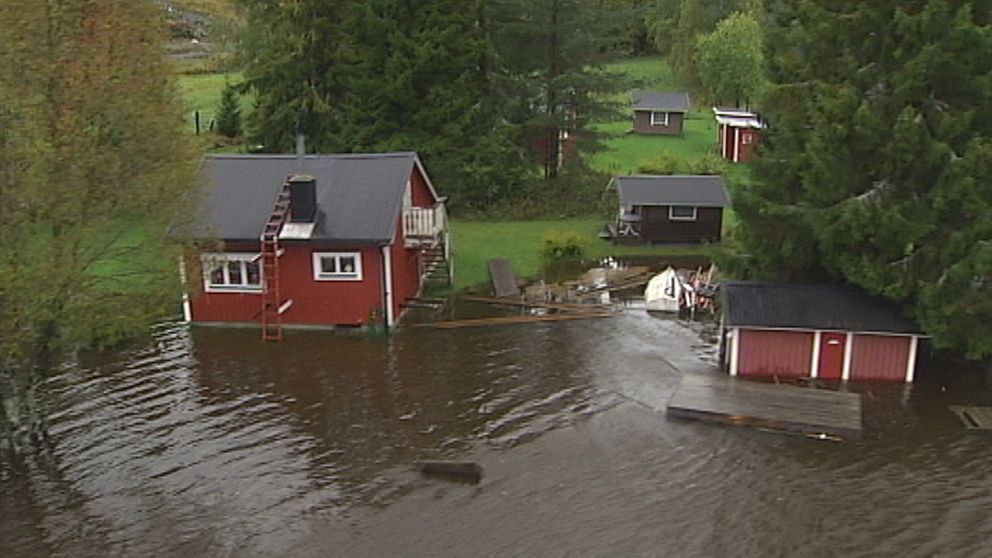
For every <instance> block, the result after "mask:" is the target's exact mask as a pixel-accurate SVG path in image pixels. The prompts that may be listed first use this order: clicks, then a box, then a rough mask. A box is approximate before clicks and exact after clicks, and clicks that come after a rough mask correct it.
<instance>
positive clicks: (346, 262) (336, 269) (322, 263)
mask: <svg viewBox="0 0 992 558" xmlns="http://www.w3.org/2000/svg"><path fill="white" fill-rule="evenodd" d="M313 279H314V281H361V280H362V254H361V252H314V254H313Z"/></svg>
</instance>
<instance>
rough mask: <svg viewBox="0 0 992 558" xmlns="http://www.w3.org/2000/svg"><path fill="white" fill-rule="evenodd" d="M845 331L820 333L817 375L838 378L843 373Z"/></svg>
mask: <svg viewBox="0 0 992 558" xmlns="http://www.w3.org/2000/svg"><path fill="white" fill-rule="evenodd" d="M846 343H847V334H845V333H823V334H821V335H820V367H819V369H818V370H817V377H818V378H823V379H825V380H839V379H841V377H842V376H843V375H844V345H845V344H846Z"/></svg>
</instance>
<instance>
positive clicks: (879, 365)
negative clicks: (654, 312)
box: [720, 281, 924, 382]
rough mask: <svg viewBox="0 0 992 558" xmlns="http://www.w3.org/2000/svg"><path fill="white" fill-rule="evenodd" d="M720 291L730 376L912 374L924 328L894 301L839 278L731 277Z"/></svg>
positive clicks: (902, 377) (906, 378)
mask: <svg viewBox="0 0 992 558" xmlns="http://www.w3.org/2000/svg"><path fill="white" fill-rule="evenodd" d="M720 291H721V312H722V320H721V331H722V333H723V336H722V337H721V339H722V347H721V348H722V351H721V354H722V355H723V363H724V365H725V367H726V369H727V371H728V372H729V373H730V375H732V376H743V377H762V376H763V377H771V376H778V377H792V378H820V379H828V380H844V381H847V380H893V381H901V382H912V381H913V377H914V374H915V369H916V355H917V350H918V348H919V342H920V339H921V338H923V337H924V335H923V334H922V333H921V332H920V330H919V328H918V327H917V326H916V324H914V323H913V322H912V321H911V320H908V319H906V318H905V317H903V315H902V313H901V312H900V309H899V308H898V306H896V305H894V304H893V303H891V302H889V301H886V300H882V299H878V298H874V297H870V296H868V295H866V294H864V293H862V292H860V291H857V290H854V289H853V288H848V287H841V286H836V285H782V284H772V283H757V282H750V281H726V282H724V283H722V284H721V285H720Z"/></svg>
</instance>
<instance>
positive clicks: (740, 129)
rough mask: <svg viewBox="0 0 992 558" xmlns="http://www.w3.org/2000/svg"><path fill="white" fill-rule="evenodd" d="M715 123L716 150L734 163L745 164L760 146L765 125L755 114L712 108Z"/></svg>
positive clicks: (745, 111)
mask: <svg viewBox="0 0 992 558" xmlns="http://www.w3.org/2000/svg"><path fill="white" fill-rule="evenodd" d="M713 114H714V116H715V117H716V123H717V142H718V143H717V150H718V151H719V152H720V156H721V157H723V158H724V159H726V160H728V161H731V162H734V163H747V162H750V161H751V159H753V158H754V152H755V150H756V149H757V148H758V145H760V144H761V130H763V129H764V128H765V123H764V122H762V121H761V118H759V117H758V115H757V114H755V113H753V112H751V111H748V110H744V109H737V108H717V107H714V108H713Z"/></svg>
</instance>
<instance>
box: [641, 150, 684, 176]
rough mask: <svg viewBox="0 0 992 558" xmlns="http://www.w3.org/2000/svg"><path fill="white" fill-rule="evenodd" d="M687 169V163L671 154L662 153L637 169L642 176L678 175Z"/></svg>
mask: <svg viewBox="0 0 992 558" xmlns="http://www.w3.org/2000/svg"><path fill="white" fill-rule="evenodd" d="M684 168H685V161H683V160H682V159H680V158H678V157H676V156H675V155H672V154H671V153H667V152H662V153H661V155H658V156H657V157H655V158H654V159H652V160H651V161H650V162H648V163H644V164H642V165H641V166H639V167H637V172H638V173H640V174H661V175H669V174H678V173H679V172H681V171H682V169H684Z"/></svg>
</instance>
